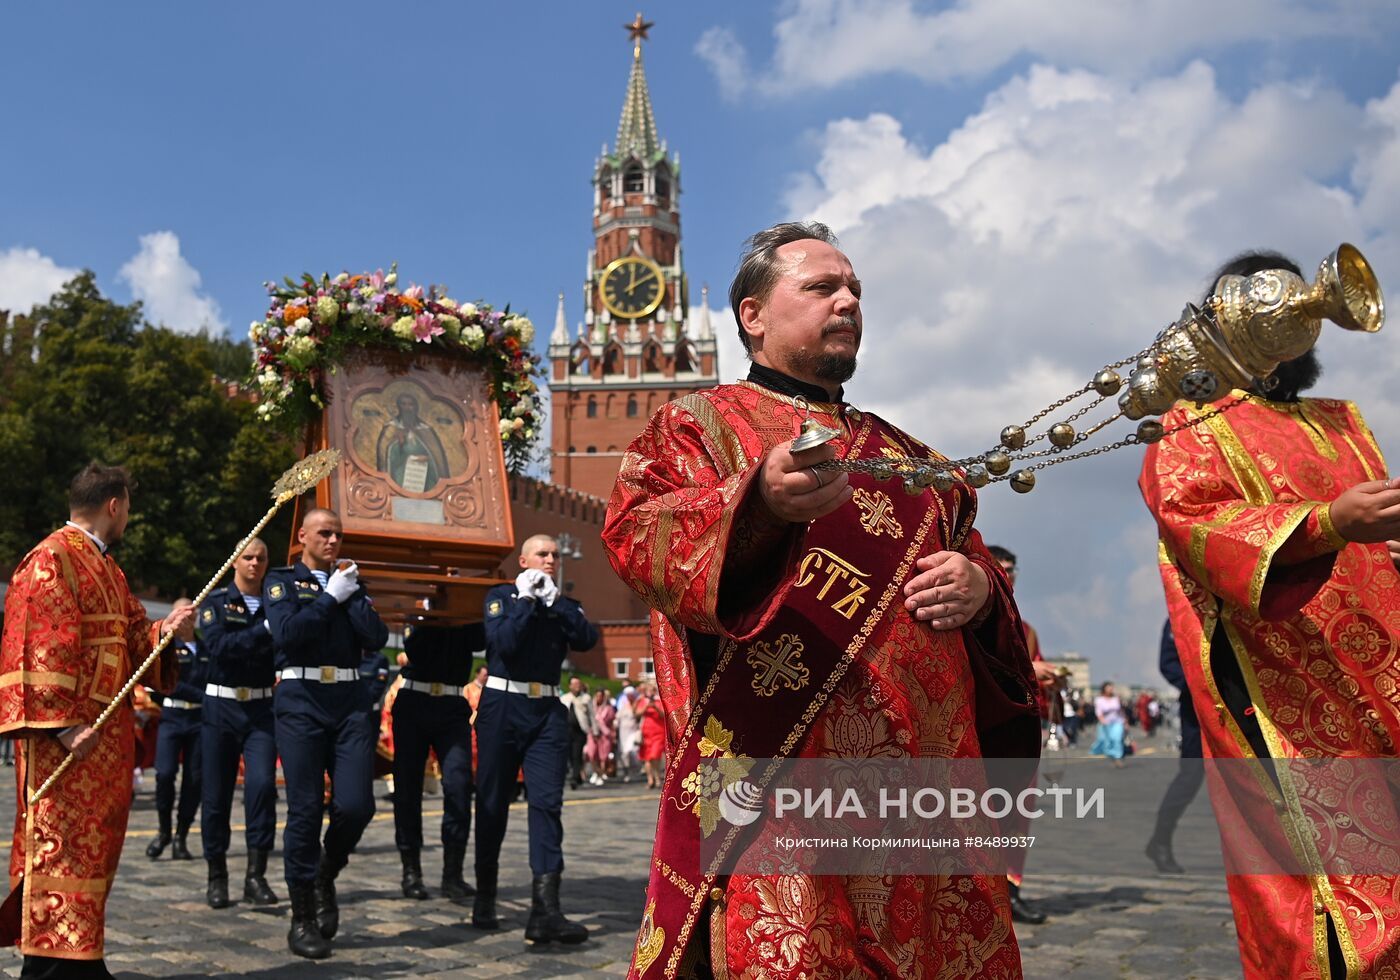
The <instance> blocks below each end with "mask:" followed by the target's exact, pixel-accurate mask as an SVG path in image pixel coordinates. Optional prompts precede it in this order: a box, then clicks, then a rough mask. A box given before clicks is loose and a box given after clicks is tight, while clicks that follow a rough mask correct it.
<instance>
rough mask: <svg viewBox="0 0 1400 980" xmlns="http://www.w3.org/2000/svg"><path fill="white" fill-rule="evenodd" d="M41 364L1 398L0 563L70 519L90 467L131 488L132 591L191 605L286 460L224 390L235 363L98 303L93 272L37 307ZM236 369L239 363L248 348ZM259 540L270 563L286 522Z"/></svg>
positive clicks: (233, 352) (257, 513)
mask: <svg viewBox="0 0 1400 980" xmlns="http://www.w3.org/2000/svg"><path fill="white" fill-rule="evenodd" d="M32 319H33V321H34V322H35V323H36V324H38V326H39V337H38V355H37V357H36V358H35V359H34V361H33V363H32V365H31V366H29V367H28V368H27V369H26V370H24V371H22V372H18V373H17V374H16V375H15V377H16V383H15V384H14V386H13V390H12V391H9V392H7V393H6V394H5V395H3V396H0V501H4V502H5V503H3V504H0V566H4V567H8V566H11V565H13V564H14V563H15V562H16V561H17V560H18V559H19V558H20V557H21V556H22V555H23V554H24V552H25V550H26V549H28V548H29V547H31V546H32V545H33V544H34V542H35V541H37V540H39V539H40V538H41V537H43V536H44V535H45V534H47V533H48V532H49V531H51V530H52V529H53V528H54V527H55V526H56V525H58V524H60V523H62V521H63V519H64V518H65V517H66V513H67V507H66V500H67V487H68V483H69V481H70V480H71V479H72V476H73V474H74V473H75V472H77V470H79V469H80V468H81V467H82V466H83V465H84V464H85V463H86V462H87V461H88V460H91V459H98V460H101V461H103V462H106V463H116V464H121V465H123V466H126V467H127V468H128V470H129V471H130V472H131V474H132V476H133V478H134V479H135V480H136V483H137V488H136V491H135V494H134V495H133V506H132V519H131V523H130V525H129V527H128V528H127V532H126V536H125V539H124V541H123V542H122V544H121V545H120V550H119V552H118V554H119V556H120V560H121V562H122V566H123V568H124V569H125V570H126V573H127V575H128V577H129V578H130V579H131V581H132V583H133V585H134V586H136V587H138V588H143V587H148V588H153V589H155V590H156V591H157V592H158V593H159V594H161V595H164V596H166V597H173V596H175V595H178V594H180V593H182V592H184V593H188V594H191V595H193V594H194V593H195V592H196V591H197V590H198V589H199V588H200V587H201V586H202V585H203V584H204V583H205V581H206V580H207V579H208V577H209V576H210V575H211V574H212V573H213V572H214V571H215V570H217V568H218V567H219V565H220V564H221V563H222V562H223V560H224V558H226V557H227V556H228V553H229V551H230V550H231V549H232V548H233V547H234V546H235V545H236V544H237V543H238V540H239V538H240V537H241V536H242V535H243V534H244V533H245V532H246V531H247V530H248V529H249V528H250V527H251V526H252V525H253V524H254V523H255V522H256V521H257V519H258V518H260V517H261V516H262V515H263V513H264V512H265V511H266V509H267V506H268V502H269V501H268V496H267V491H268V489H269V488H270V487H271V486H272V483H273V481H274V480H276V478H277V476H278V475H279V474H280V473H281V472H282V471H283V470H284V469H285V468H286V467H287V466H289V465H290V464H291V462H292V460H293V459H294V458H295V450H294V448H293V446H292V445H291V444H290V442H289V441H288V440H286V439H285V438H283V437H280V436H279V435H278V434H277V433H275V432H274V431H272V430H271V428H270V427H268V426H262V425H258V424H257V423H256V419H255V417H254V412H255V406H254V405H253V404H252V403H251V402H249V401H247V400H246V399H243V398H239V397H230V394H229V390H228V386H227V383H226V382H225V381H224V380H222V379H223V378H226V377H227V374H225V373H224V372H226V371H227V370H228V369H229V368H230V367H231V366H232V365H233V364H235V363H236V361H237V358H238V357H239V356H240V352H239V348H240V346H241V345H238V344H236V343H234V342H231V341H228V340H225V339H223V338H211V337H208V336H199V335H197V336H193V337H191V336H186V335H181V334H177V333H175V332H174V331H171V330H168V329H165V328H164V327H152V326H149V325H146V324H144V322H143V320H142V316H141V307H140V304H132V305H131V306H122V305H120V304H117V303H114V302H112V301H111V300H109V299H107V298H106V297H104V296H103V295H102V294H101V292H100V291H99V290H98V289H97V286H96V282H95V280H94V278H93V276H92V273H90V272H84V273H82V274H80V275H79V276H77V277H76V278H75V279H73V280H72V281H71V282H69V283H68V284H67V285H65V286H64V287H63V289H62V290H60V291H59V292H58V293H57V294H56V295H54V297H53V298H52V299H51V300H50V301H49V302H48V303H47V304H45V305H44V306H40V307H37V308H35V310H34V313H33V317H32ZM241 358H242V363H243V365H245V368H244V370H245V371H246V365H247V363H248V352H247V348H246V346H243V348H242V351H241ZM288 519H289V518H284V519H283V521H282V525H281V527H280V528H279V529H278V530H279V531H280V533H281V538H280V540H278V538H277V536H276V532H275V531H274V532H273V534H271V535H269V544H270V548H271V551H272V553H273V556H274V557H276V556H277V554H278V553H279V551H280V550H281V548H282V547H284V546H285V542H286V540H287V539H286V534H287V530H286V527H287V520H288Z"/></svg>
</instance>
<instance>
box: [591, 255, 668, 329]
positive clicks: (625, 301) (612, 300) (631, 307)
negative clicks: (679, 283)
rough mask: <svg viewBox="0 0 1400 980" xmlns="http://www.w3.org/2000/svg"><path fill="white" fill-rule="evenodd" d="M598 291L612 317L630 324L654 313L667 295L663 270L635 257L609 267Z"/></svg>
mask: <svg viewBox="0 0 1400 980" xmlns="http://www.w3.org/2000/svg"><path fill="white" fill-rule="evenodd" d="M598 290H599V293H600V294H601V296H602V300H603V305H604V306H606V307H607V308H608V310H609V311H610V312H611V313H612V315H613V316H620V317H623V318H625V319H628V320H635V319H637V318H638V317H643V316H646V315H647V314H648V313H651V312H653V311H654V310H655V309H656V308H657V307H658V306H660V305H661V299H662V297H663V296H664V295H665V292H666V289H665V283H664V281H663V279H662V274H661V267H660V266H658V265H656V264H655V263H653V262H648V261H647V260H646V259H643V258H639V257H638V256H635V255H629V256H626V257H625V258H621V259H618V260H617V261H615V262H611V263H609V264H608V267H607V268H606V269H604V270H603V278H602V279H601V280H600V281H599V283H598Z"/></svg>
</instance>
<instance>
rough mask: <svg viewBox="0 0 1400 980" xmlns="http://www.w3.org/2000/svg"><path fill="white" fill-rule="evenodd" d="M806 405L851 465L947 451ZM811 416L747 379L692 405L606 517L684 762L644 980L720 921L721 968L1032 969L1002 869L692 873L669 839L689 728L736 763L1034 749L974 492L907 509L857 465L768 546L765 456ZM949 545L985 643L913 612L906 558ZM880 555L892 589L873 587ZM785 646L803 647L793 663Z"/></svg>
mask: <svg viewBox="0 0 1400 980" xmlns="http://www.w3.org/2000/svg"><path fill="white" fill-rule="evenodd" d="M810 412H811V415H812V417H813V418H815V419H816V420H817V421H819V422H821V423H823V424H824V425H827V426H830V427H832V428H836V429H838V430H840V431H841V435H840V436H839V437H838V438H837V439H836V440H835V445H836V447H837V454H838V456H841V457H844V458H890V457H905V456H914V457H928V456H929V455H930V454H931V451H930V450H928V449H927V447H924V446H922V445H920V444H919V443H917V442H916V441H915V440H913V439H911V438H909V437H908V436H907V435H905V434H904V433H902V432H900V431H899V430H898V429H895V428H894V427H893V426H890V425H889V424H887V423H885V422H883V421H881V420H879V419H877V418H875V417H874V416H871V415H868V414H864V413H861V412H858V411H856V410H854V409H850V408H848V407H846V406H843V405H836V404H822V403H813V404H812V405H810ZM803 414H804V411H803V410H802V409H799V407H797V405H796V404H795V402H794V399H792V398H789V397H786V396H784V395H780V394H777V393H775V392H773V391H770V390H768V389H766V388H763V387H761V386H759V385H756V384H751V383H741V384H736V385H723V386H720V387H717V388H713V389H710V390H707V391H703V392H699V393H697V394H694V395H689V396H686V397H684V398H681V399H677V400H676V401H674V402H672V403H671V404H670V405H668V406H666V407H665V408H663V409H662V410H661V411H660V412H658V413H657V414H656V415H655V416H654V417H653V418H652V420H651V422H650V423H649V424H648V426H647V428H646V430H645V431H644V432H643V433H642V435H641V436H639V437H638V438H637V439H636V440H635V441H634V442H633V443H632V445H631V446H630V447H629V449H628V452H627V454H626V456H625V458H624V460H623V464H622V469H621V473H620V474H619V479H618V484H617V487H616V489H615V491H614V494H613V498H612V501H611V503H610V505H609V508H608V517H607V523H606V525H605V529H604V533H603V540H604V543H605V545H606V546H607V548H608V550H609V555H610V559H611V561H612V563H613V566H614V567H615V568H616V569H617V571H618V573H619V574H620V575H621V576H622V577H623V578H624V579H625V580H626V581H627V583H628V584H629V586H630V587H631V588H632V589H633V590H635V591H636V592H637V593H638V594H640V595H641V596H642V597H643V598H645V599H646V600H647V602H648V604H649V605H650V606H651V607H652V610H653V611H652V655H653V658H654V660H655V665H656V673H657V681H658V684H659V686H660V691H661V698H662V700H663V702H664V704H665V708H666V717H667V720H668V731H667V734H668V754H669V757H670V758H669V763H668V771H667V778H666V786H665V788H664V789H663V791H662V802H661V808H662V810H661V818H660V824H659V827H658V837H657V843H656V846H655V851H654V855H653V861H652V873H651V881H650V885H649V889H648V894H647V912H646V916H645V918H644V921H643V927H642V931H641V933H640V935H639V940H638V947H637V951H636V954H635V956H634V959H633V963H632V971H631V974H630V975H631V976H633V977H644V978H647V977H657V976H666V977H675V976H678V975H682V976H683V975H685V971H686V969H687V963H688V962H689V961H690V959H691V957H693V956H695V955H696V953H697V952H698V951H697V950H696V949H694V948H687V947H688V945H692V944H695V943H696V940H697V938H698V937H701V936H703V935H704V928H703V926H702V922H701V919H702V917H704V919H705V920H706V921H707V922H708V927H709V950H708V952H709V960H710V966H711V968H712V969H713V970H714V972H715V975H716V976H734V977H767V978H773V980H784V978H798V977H816V976H820V977H870V976H889V977H895V976H897V977H913V978H925V977H949V978H954V977H956V978H962V977H969V976H982V977H1019V976H1020V975H1021V964H1020V954H1019V950H1018V947H1017V944H1016V938H1015V935H1014V934H1013V932H1012V927H1011V916H1010V907H1009V905H1008V902H1007V894H1006V887H1005V879H1004V878H1003V877H1001V876H987V875H949V876H942V877H934V876H923V877H921V876H914V875H905V876H898V875H893V876H883V877H882V876H878V875H871V876H841V877H835V876H830V877H823V876H818V875H806V874H789V875H767V876H757V875H743V874H736V875H733V876H730V877H728V878H724V879H716V878H715V877H714V876H713V875H710V876H706V875H703V874H699V873H698V872H697V871H696V870H695V866H696V865H697V863H698V854H697V853H696V852H697V851H698V847H696V846H695V845H696V840H697V839H698V837H699V834H700V832H699V831H698V830H694V828H693V827H686V826H685V825H684V824H683V823H682V825H681V829H682V831H688V833H677V834H673V833H671V830H670V828H672V827H673V826H675V823H674V821H682V822H683V821H684V820H689V821H690V822H691V824H694V823H695V822H696V818H695V817H691V816H690V815H689V813H688V812H685V811H686V810H687V806H686V805H684V804H683V802H680V801H679V798H680V797H683V796H684V792H683V790H682V788H681V784H682V777H683V776H685V775H686V773H687V772H689V767H690V766H692V765H693V762H688V761H687V760H688V759H692V758H693V754H688V753H691V747H692V746H693V745H694V744H695V742H696V740H697V738H698V739H699V745H700V746H701V748H700V749H699V752H700V754H713V751H712V750H715V749H716V741H718V742H719V743H721V746H722V747H723V748H724V750H725V752H726V754H728V753H730V752H733V753H745V754H747V755H750V756H753V757H760V756H762V757H776V756H778V755H779V754H780V753H781V754H784V755H791V756H798V757H805V758H831V757H840V758H872V759H899V758H910V757H932V758H941V759H954V758H966V757H976V756H978V755H981V754H983V753H985V754H988V755H999V756H1015V757H1025V756H1034V755H1036V753H1037V752H1038V748H1039V724H1038V721H1037V720H1036V713H1037V709H1036V705H1035V700H1036V699H1035V695H1034V689H1035V682H1034V679H1033V675H1032V672H1031V668H1030V660H1029V657H1028V656H1027V654H1026V649H1025V643H1024V634H1023V633H1022V628H1021V623H1020V619H1019V617H1018V616H1017V614H1016V612H1015V606H1014V604H1013V603H1012V601H1011V595H1010V589H1009V586H1008V584H1007V582H1006V579H1005V577H1004V576H1003V575H1002V573H1001V570H1000V568H999V567H998V566H997V563H996V562H995V561H994V560H993V559H992V558H991V556H990V555H989V554H988V553H987V551H986V549H985V548H984V547H983V545H982V542H981V539H980V537H979V536H978V535H977V532H976V531H975V530H973V528H972V520H973V517H974V515H975V511H976V501H975V497H974V495H973V494H972V491H971V490H970V488H968V487H966V486H964V485H959V486H957V487H955V489H954V490H952V491H948V492H944V493H940V492H937V491H934V490H925V491H923V492H921V493H919V494H918V495H917V496H914V497H911V496H909V495H908V494H906V493H905V491H904V490H903V489H902V487H901V485H900V480H899V479H898V477H896V479H895V480H893V481H891V482H885V483H880V482H877V481H875V480H873V479H871V478H870V477H868V476H864V475H853V476H852V486H854V487H856V488H857V492H856V494H855V496H854V497H853V499H852V500H850V501H848V502H847V503H846V504H845V505H843V506H842V507H841V508H840V509H839V510H838V511H836V512H835V513H833V514H831V515H828V516H827V517H824V518H821V519H820V520H817V521H814V522H812V523H811V524H810V525H781V526H780V529H779V530H777V531H776V532H775V531H773V529H772V528H771V527H770V528H769V529H768V531H767V532H766V533H767V534H768V535H769V537H768V538H767V539H766V540H765V538H764V533H765V532H762V531H756V529H755V527H754V524H753V520H754V518H753V515H754V513H755V510H756V509H757V508H756V507H755V497H754V495H755V494H757V492H758V490H757V486H756V481H755V478H756V476H757V475H758V473H759V472H760V470H761V465H760V464H761V462H762V460H763V459H764V457H765V455H766V454H767V452H768V451H769V450H770V449H772V448H773V447H774V446H777V445H779V444H780V443H784V442H787V441H789V440H791V439H792V438H793V437H794V436H795V435H796V434H797V432H798V427H799V425H800V423H801V420H802V417H803ZM768 520H769V521H771V520H772V519H771V518H768ZM775 535H776V536H775ZM941 550H960V551H962V552H963V553H964V554H966V555H967V556H968V557H969V558H971V559H972V560H973V561H975V562H977V563H978V564H979V565H980V566H981V567H982V568H983V569H984V570H986V571H987V574H988V579H989V581H990V582H991V584H992V598H991V599H990V600H989V605H988V607H987V608H986V609H985V610H984V614H982V615H980V616H979V626H978V628H977V630H976V631H975V633H976V635H977V636H979V637H983V638H984V640H985V638H990V641H989V642H983V643H981V644H979V643H977V642H976V640H975V639H974V636H973V634H974V630H972V629H970V628H964V629H962V630H952V631H946V632H937V631H934V630H933V629H931V628H930V627H929V626H928V625H927V624H926V623H921V622H918V621H916V620H915V619H914V618H913V616H912V615H911V614H910V613H909V612H908V611H907V610H905V609H904V606H903V602H902V599H903V595H902V591H901V590H902V587H903V585H904V584H905V582H907V581H908V580H909V578H911V577H913V575H914V574H916V572H915V571H913V569H912V564H913V561H914V559H915V558H917V557H921V556H923V555H928V554H932V553H934V552H937V551H941ZM882 561H884V562H887V563H888V564H889V568H890V571H889V573H888V574H887V575H885V577H884V578H880V579H878V580H877V577H876V575H875V574H873V573H871V574H867V572H869V570H870V569H872V568H877V567H880V562H882ZM795 610H802V613H801V615H795V612H794V611H795ZM807 616H810V618H804V617H807ZM983 616H985V618H983ZM841 630H845V631H846V632H844V633H843V632H841ZM778 634H781V635H778ZM799 634H801V640H800V641H799V638H798V635H799ZM848 636H850V637H852V639H851V641H850V643H849V644H848V643H847V637H848ZM784 652H787V653H790V654H791V657H790V658H789V659H787V660H779V659H777V658H778V657H779V655H780V654H783V653H784ZM799 653H800V659H799V656H798V654H799ZM750 668H756V670H755V669H750ZM808 668H810V670H809V669H808ZM993 675H995V677H994V676H993ZM706 677H708V680H706ZM784 678H786V679H784ZM779 680H782V683H778V681H779ZM726 685H728V686H726ZM775 718H789V719H790V720H787V721H781V722H780V721H774V719H775ZM701 732H703V733H704V737H700V736H701ZM682 770H685V771H684V772H683V771H682ZM696 812H697V813H698V810H697V811H696ZM677 814H681V816H677ZM706 833H708V831H706ZM677 907H681V908H683V910H684V914H683V915H678V914H676V913H674V909H675V908H677Z"/></svg>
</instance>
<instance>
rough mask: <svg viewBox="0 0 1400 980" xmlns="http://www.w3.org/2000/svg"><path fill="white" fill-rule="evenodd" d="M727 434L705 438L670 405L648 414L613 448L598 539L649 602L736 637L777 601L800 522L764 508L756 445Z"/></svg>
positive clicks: (789, 573)
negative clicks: (612, 480)
mask: <svg viewBox="0 0 1400 980" xmlns="http://www.w3.org/2000/svg"><path fill="white" fill-rule="evenodd" d="M734 439H735V442H734V444H733V445H728V446H716V445H714V444H713V443H712V442H711V441H710V439H709V438H707V435H706V433H705V432H704V431H703V430H702V428H701V426H700V425H699V423H698V422H697V421H696V420H695V418H694V417H693V416H692V415H691V414H690V412H689V411H686V410H684V409H682V408H680V407H678V406H676V405H672V406H669V407H668V408H666V409H663V410H662V411H660V412H658V413H657V414H656V415H654V416H653V417H652V420H651V422H650V423H649V424H648V425H647V427H646V429H645V430H644V431H643V432H642V434H641V435H640V436H638V437H637V439H636V440H634V441H633V443H632V445H631V446H630V447H628V451H627V454H626V455H625V456H624V457H623V462H622V468H621V471H620V472H619V474H618V481H617V486H616V487H615V488H614V490H613V496H612V500H611V501H610V502H609V504H608V514H607V520H606V523H605V524H604V527H603V542H604V544H605V546H606V547H607V549H608V558H609V560H610V561H611V562H612V565H613V568H614V569H616V571H617V573H618V575H620V576H621V577H622V579H623V581H625V582H626V583H627V584H628V586H629V587H631V588H632V589H633V590H634V591H635V592H636V593H637V594H638V595H640V596H641V597H642V598H643V599H644V600H645V601H646V603H647V604H648V605H649V606H651V608H652V609H655V610H656V611H657V612H659V613H660V614H661V615H662V616H664V617H666V618H667V619H669V620H671V621H672V622H673V623H674V624H676V625H677V626H682V627H687V628H690V629H694V630H698V631H700V632H702V633H709V634H712V635H715V636H720V637H725V638H729V639H733V640H739V641H742V640H746V639H748V638H750V637H752V636H754V635H755V634H757V633H758V632H759V631H760V630H762V629H763V628H764V627H765V626H766V625H767V623H768V621H769V620H770V619H771V618H772V617H773V615H774V613H776V612H777V610H778V608H779V607H780V606H781V604H782V600H783V597H784V596H785V595H786V594H787V591H788V589H789V588H790V587H791V585H792V579H793V574H794V570H795V569H796V563H797V558H798V557H799V555H800V553H801V547H802V540H803V538H804V532H805V528H806V526H805V525H795V524H793V525H789V524H786V523H782V524H774V523H773V522H772V520H771V518H765V517H764V514H765V509H764V508H763V507H762V505H761V502H760V501H759V499H758V486H757V477H758V474H759V472H760V471H761V466H760V465H759V463H760V462H761V460H762V458H763V455H764V453H765V452H766V448H765V447H763V446H760V445H758V444H757V443H756V442H755V444H753V445H746V444H744V443H743V441H742V440H743V436H741V435H739V434H737V433H736V434H734ZM722 580H723V581H722ZM721 586H723V588H721Z"/></svg>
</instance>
